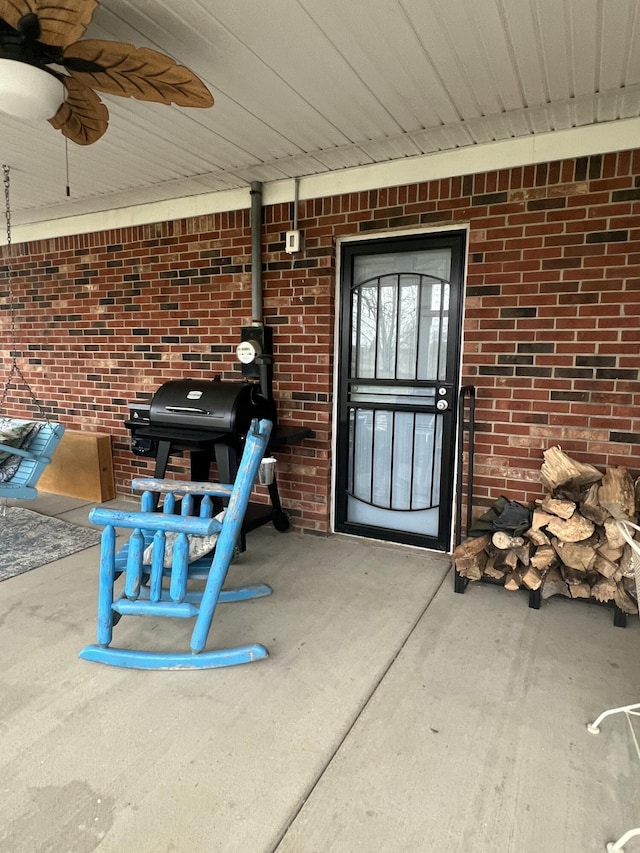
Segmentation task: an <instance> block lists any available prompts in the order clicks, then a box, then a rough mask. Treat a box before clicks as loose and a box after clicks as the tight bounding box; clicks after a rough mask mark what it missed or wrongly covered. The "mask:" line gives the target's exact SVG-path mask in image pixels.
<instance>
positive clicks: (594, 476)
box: [540, 447, 602, 492]
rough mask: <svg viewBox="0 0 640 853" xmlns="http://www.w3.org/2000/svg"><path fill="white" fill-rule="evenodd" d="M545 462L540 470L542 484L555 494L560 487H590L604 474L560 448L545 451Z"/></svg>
mask: <svg viewBox="0 0 640 853" xmlns="http://www.w3.org/2000/svg"><path fill="white" fill-rule="evenodd" d="M543 455H544V462H543V463H542V467H541V469H540V474H541V477H542V482H543V483H544V485H545V487H546V488H547V489H548V490H549V491H550V492H553V491H554V490H555V489H557V488H558V487H559V486H564V485H565V484H567V483H570V484H571V485H572V486H578V487H582V486H588V485H590V484H591V483H595V482H597V481H598V480H601V479H602V474H601V473H600V471H598V469H597V468H594V467H593V465H588V464H586V463H584V462H577V461H576V460H575V459H572V458H571V457H570V456H567V454H566V453H564V452H563V450H562V449H561V448H560V447H551V448H549V450H545V451H544V454H543Z"/></svg>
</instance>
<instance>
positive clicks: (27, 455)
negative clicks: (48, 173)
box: [0, 165, 65, 515]
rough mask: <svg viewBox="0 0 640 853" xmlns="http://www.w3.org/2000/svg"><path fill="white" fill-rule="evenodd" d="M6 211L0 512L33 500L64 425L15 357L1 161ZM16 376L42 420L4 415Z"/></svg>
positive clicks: (7, 196) (6, 175) (8, 208)
mask: <svg viewBox="0 0 640 853" xmlns="http://www.w3.org/2000/svg"><path fill="white" fill-rule="evenodd" d="M2 170H3V173H4V195H5V212H6V221H7V290H8V292H9V316H10V323H11V334H10V343H11V367H10V369H9V375H8V376H7V380H6V382H5V385H4V390H3V391H2V396H0V514H1V515H4V511H5V508H6V501H7V499H8V498H13V499H15V500H33V499H35V498H36V497H37V496H38V492H37V489H36V485H37V482H38V480H39V479H40V476H41V474H42V472H43V471H44V469H45V468H46V466H47V465H48V464H49V463H50V462H51V454H52V453H53V451H54V449H55V448H56V446H57V444H58V443H59V441H60V439H61V438H62V435H63V433H64V429H65V428H64V426H63V425H62V424H60V423H53V422H52V421H51V420H50V419H49V417H48V416H47V413H46V412H45V410H44V408H43V407H42V405H41V403H40V401H39V400H38V398H37V397H36V395H35V394H34V392H33V390H32V389H31V386H30V385H29V383H28V382H27V380H26V379H25V377H24V374H23V373H22V370H21V369H20V366H19V364H18V360H17V355H16V353H17V349H18V342H17V336H16V323H15V317H16V306H15V299H14V294H13V284H12V278H13V268H12V264H11V255H12V251H11V205H10V193H9V190H10V180H9V167H8V166H7V165H3V167H2ZM16 378H17V380H19V382H20V384H21V385H22V387H23V388H25V390H26V391H27V392H28V394H29V396H30V397H31V400H32V402H33V403H34V404H35V407H36V408H37V409H38V411H39V413H40V415H41V416H42V420H40V421H30V420H27V419H23V418H13V417H7V416H6V415H5V414H4V405H5V401H6V399H7V396H8V394H9V390H10V388H11V385H12V383H14V387H16V385H15V383H16Z"/></svg>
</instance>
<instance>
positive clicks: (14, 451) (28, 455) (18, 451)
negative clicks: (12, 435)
mask: <svg viewBox="0 0 640 853" xmlns="http://www.w3.org/2000/svg"><path fill="white" fill-rule="evenodd" d="M0 450H6V451H7V452H9V453H10V454H11V455H12V456H22V458H23V459H31V460H32V461H33V462H44V463H45V464H47V465H48V464H49V462H51V459H50V458H49V457H48V456H39V455H38V454H36V453H32V452H31V451H30V450H23V449H22V448H21V447H11V445H10V444H2V443H0Z"/></svg>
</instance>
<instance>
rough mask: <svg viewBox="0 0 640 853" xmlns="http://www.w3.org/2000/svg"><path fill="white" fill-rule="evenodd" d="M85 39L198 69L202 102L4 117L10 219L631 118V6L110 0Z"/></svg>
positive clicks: (639, 8)
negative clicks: (76, 134) (38, 118)
mask: <svg viewBox="0 0 640 853" xmlns="http://www.w3.org/2000/svg"><path fill="white" fill-rule="evenodd" d="M87 37H92V38H105V39H115V40H119V41H125V42H131V43H133V44H135V45H137V46H149V47H153V48H155V49H157V50H160V51H162V52H164V53H167V54H169V55H170V56H172V57H173V58H174V59H176V60H177V61H178V62H181V63H183V64H185V65H187V66H188V67H190V68H191V69H192V70H193V71H195V72H196V74H198V75H199V76H200V77H201V78H202V79H203V80H204V81H205V83H206V84H207V85H208V86H209V88H210V89H211V91H212V93H213V95H214V98H215V105H214V107H213V108H211V109H207V110H197V109H180V108H178V107H166V106H162V105H159V104H147V103H141V102H139V101H133V100H130V99H123V98H118V97H115V96H110V95H104V96H102V97H103V100H104V102H105V103H106V104H107V106H108V108H109V111H110V116H111V117H110V125H109V129H108V130H107V132H106V134H105V136H104V137H103V138H102V139H101V140H100V141H99V142H97V143H95V144H94V145H92V146H87V147H81V146H77V145H74V144H73V143H69V146H68V162H69V179H70V188H71V196H70V198H67V197H66V195H65V186H66V183H67V179H66V155H65V142H64V139H63V137H62V136H61V135H60V134H59V132H58V131H56V130H54V129H53V128H52V127H51V126H50V125H49V124H48V123H46V122H45V123H43V124H41V125H30V124H26V123H23V122H20V121H18V120H16V119H12V118H10V117H8V116H5V115H4V114H2V113H0V161H1V162H2V163H7V164H8V165H9V166H10V167H11V200H12V209H13V217H14V222H15V223H18V224H20V223H33V222H42V221H46V220H53V219H60V218H63V217H69V216H76V215H79V214H84V213H93V212H97V211H106V210H113V209H118V208H122V207H128V206H131V205H136V204H142V203H146V202H154V201H166V200H168V199H178V198H181V197H185V196H193V195H198V194H202V193H211V192H216V191H219V190H226V189H230V188H236V187H246V186H247V185H248V184H249V183H250V182H251V181H254V180H257V181H263V182H270V181H278V180H281V179H283V178H293V177H301V176H306V175H318V174H320V173H325V172H332V171H336V170H344V169H348V168H349V167H354V166H362V165H366V164H373V163H385V162H389V161H393V160H398V159H404V158H408V157H414V156H418V155H424V154H432V153H435V152H440V151H448V150H452V149H462V148H467V147H476V146H480V145H482V144H484V143H489V142H494V141H498V140H509V139H518V138H523V137H531V136H532V135H534V134H539V133H549V132H550V131H561V130H566V129H568V128H573V127H582V126H586V125H592V124H595V123H604V122H614V121H617V120H620V119H627V118H637V117H639V116H640V49H639V48H638V44H637V43H638V40H639V38H640V3H639V2H638V0H270V2H264V0H261V2H257V0H103V2H102V4H101V6H100V7H99V8H98V9H97V11H96V13H95V14H94V18H93V22H92V24H91V25H90V27H89V30H88V31H87Z"/></svg>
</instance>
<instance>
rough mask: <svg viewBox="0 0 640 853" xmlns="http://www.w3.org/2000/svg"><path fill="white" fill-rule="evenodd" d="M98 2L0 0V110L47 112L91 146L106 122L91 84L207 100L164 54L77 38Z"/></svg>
mask: <svg viewBox="0 0 640 853" xmlns="http://www.w3.org/2000/svg"><path fill="white" fill-rule="evenodd" d="M97 6H98V2H97V0H0V111H2V112H7V113H9V114H10V115H14V116H17V117H19V118H41V119H47V120H48V121H49V122H50V123H51V124H52V125H53V126H54V127H55V128H56V129H57V130H60V131H61V132H62V133H63V134H64V136H66V137H67V138H68V139H71V140H72V141H73V142H77V143H78V144H79V145H91V144H92V143H94V142H96V141H97V140H98V139H100V137H101V136H102V135H103V133H104V132H105V131H106V129H107V126H108V124H109V112H108V110H107V108H106V106H105V105H104V104H103V103H102V101H101V100H100V98H99V96H98V95H97V94H96V92H95V91H94V90H96V89H97V90H98V91H100V92H106V93H107V94H110V95H121V96H123V97H125V98H136V99H138V100H141V101H154V102H157V103H161V104H176V105H177V106H180V107H210V106H212V105H213V97H212V95H211V93H210V92H209V90H208V89H207V87H206V86H205V85H204V83H203V82H202V81H201V80H200V78H199V77H197V76H196V75H195V74H194V73H193V72H192V71H190V70H189V69H188V68H186V67H185V66H183V65H178V63H176V62H174V60H173V59H171V58H170V57H168V56H165V54H163V53H159V52H158V51H156V50H151V49H150V48H146V47H141V48H139V47H134V46H133V45H131V44H124V43H122V42H117V41H102V40H98V39H86V40H84V41H79V39H80V38H81V36H82V35H83V34H84V32H85V30H86V29H87V27H88V26H89V23H90V21H91V17H92V15H93V12H94V10H95V9H96V7H97ZM47 111H48V112H47Z"/></svg>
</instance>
